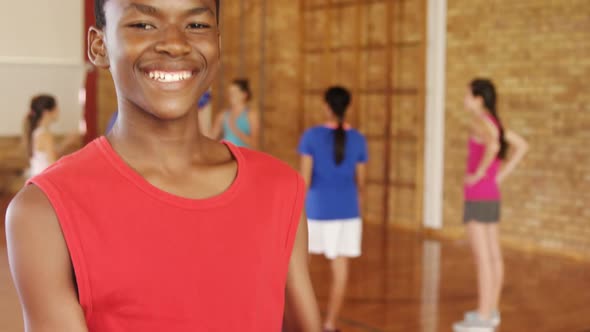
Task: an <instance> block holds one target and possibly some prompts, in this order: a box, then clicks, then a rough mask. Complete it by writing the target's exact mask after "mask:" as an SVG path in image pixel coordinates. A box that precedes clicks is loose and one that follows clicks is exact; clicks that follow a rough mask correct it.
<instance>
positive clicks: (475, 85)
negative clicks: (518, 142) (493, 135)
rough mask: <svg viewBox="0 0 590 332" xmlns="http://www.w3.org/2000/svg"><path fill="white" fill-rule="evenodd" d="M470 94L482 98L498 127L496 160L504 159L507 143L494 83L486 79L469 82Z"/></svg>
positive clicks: (506, 152)
mask: <svg viewBox="0 0 590 332" xmlns="http://www.w3.org/2000/svg"><path fill="white" fill-rule="evenodd" d="M470 86H471V94H472V95H474V96H479V97H482V99H483V103H484V106H485V107H486V109H487V110H488V112H489V113H490V115H491V116H492V117H493V118H494V120H496V123H497V125H498V130H499V132H500V135H499V136H500V137H498V141H499V142H498V143H499V144H500V150H499V151H498V158H500V159H502V160H503V159H506V156H507V154H508V148H509V145H508V141H506V135H505V131H504V127H503V126H502V121H501V120H500V116H499V114H498V111H497V109H496V105H497V100H498V98H497V94H496V88H495V86H494V83H492V81H490V80H488V79H474V80H473V81H471V84H470Z"/></svg>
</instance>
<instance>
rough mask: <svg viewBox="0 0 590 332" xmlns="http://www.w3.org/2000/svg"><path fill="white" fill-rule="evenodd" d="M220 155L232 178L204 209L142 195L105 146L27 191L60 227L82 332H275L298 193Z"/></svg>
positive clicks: (256, 157)
mask: <svg viewBox="0 0 590 332" xmlns="http://www.w3.org/2000/svg"><path fill="white" fill-rule="evenodd" d="M227 146H228V148H229V149H230V151H231V152H232V153H233V155H234V156H235V158H236V159H237V162H238V175H237V177H236V179H235V180H234V183H233V184H232V185H231V187H230V188H229V189H228V190H227V191H225V192H224V193H223V194H221V195H218V196H216V197H213V198H210V199H203V200H192V199H186V198H181V197H178V196H175V195H172V194H169V193H167V192H163V191H161V190H159V189H158V188H156V187H154V186H152V185H150V184H149V183H148V182H147V181H146V180H144V179H143V178H142V177H141V176H140V175H139V174H137V173H136V172H134V171H133V170H132V169H131V168H130V167H129V166H127V165H126V164H125V162H124V161H123V160H122V159H121V158H120V157H119V156H118V155H117V154H116V153H115V151H114V150H113V149H112V148H111V146H110V145H109V143H108V141H107V140H106V139H105V138H99V139H97V140H95V141H94V142H92V143H90V144H89V145H88V146H87V147H86V148H84V149H83V150H81V151H80V152H78V153H76V154H73V155H71V156H69V157H66V158H64V159H62V160H60V161H59V162H57V163H56V164H54V165H53V166H52V167H50V168H49V169H48V170H47V171H46V172H45V173H43V174H41V175H40V176H37V177H35V178H34V179H32V180H31V182H32V183H34V184H35V185H37V186H38V187H39V188H41V190H42V191H43V192H44V193H45V194H46V195H47V197H48V198H49V200H50V202H51V204H52V205H53V207H54V209H55V212H56V214H57V217H58V219H59V222H60V225H61V228H62V231H63V234H64V238H65V240H66V243H67V246H68V249H69V252H70V256H71V259H72V263H73V266H74V271H75V275H76V281H77V284H78V289H79V300H80V304H81V305H82V308H83V310H84V314H85V317H86V322H87V325H88V328H89V330H90V331H91V332H93V331H96V332H118V331H141V332H150V331H154V332H163V331H174V332H181V331H186V332H194V331H220V332H228V331H240V332H245V331H252V332H261V331H272V332H276V331H280V330H281V323H282V317H283V304H284V294H285V285H286V276H287V269H288V264H289V259H290V256H291V250H292V246H293V242H294V238H295V233H296V230H297V225H298V221H299V217H300V211H301V209H302V206H303V196H304V190H305V186H304V183H303V180H302V179H301V177H300V176H299V175H298V174H297V173H296V172H295V171H294V170H292V169H291V168H290V167H289V166H287V165H286V164H284V163H282V162H280V161H278V160H276V159H274V158H272V157H270V156H267V155H265V154H263V153H260V152H255V151H251V150H247V149H242V148H237V147H235V146H233V145H231V144H227Z"/></svg>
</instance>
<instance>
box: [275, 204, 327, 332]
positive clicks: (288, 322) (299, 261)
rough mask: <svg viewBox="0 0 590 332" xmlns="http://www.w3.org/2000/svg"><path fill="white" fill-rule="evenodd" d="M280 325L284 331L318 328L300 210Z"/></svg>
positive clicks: (303, 331)
mask: <svg viewBox="0 0 590 332" xmlns="http://www.w3.org/2000/svg"><path fill="white" fill-rule="evenodd" d="M284 325H285V326H284V329H283V331H284V332H292V331H297V332H319V331H321V322H320V312H319V309H318V304H317V302H316V298H315V294H314V292H313V287H312V284H311V278H310V276H309V266H308V252H307V218H306V216H305V214H304V213H302V215H301V219H300V220H299V227H298V228H297V235H296V237H295V244H294V246H293V251H292V253H291V260H290V261H289V274H288V276H287V289H286V294H285V324H284Z"/></svg>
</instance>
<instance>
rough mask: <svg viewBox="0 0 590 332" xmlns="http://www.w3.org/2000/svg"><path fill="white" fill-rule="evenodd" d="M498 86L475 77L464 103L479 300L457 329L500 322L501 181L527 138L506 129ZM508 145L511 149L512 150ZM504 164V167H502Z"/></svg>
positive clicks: (468, 214)
mask: <svg viewBox="0 0 590 332" xmlns="http://www.w3.org/2000/svg"><path fill="white" fill-rule="evenodd" d="M496 99H497V98H496V89H495V87H494V85H493V83H492V82H491V81H490V80H487V79H475V80H473V81H472V82H471V83H470V85H469V87H468V91H467V93H466V96H465V109H466V110H468V111H469V112H470V113H471V114H472V115H473V120H472V123H471V130H470V131H471V132H470V137H469V156H468V160H467V176H466V179H465V211H464V222H465V224H466V226H467V233H468V234H469V242H470V245H471V248H472V251H473V255H474V258H475V263H476V266H477V276H478V295H479V302H478V307H477V310H475V311H471V312H468V313H466V314H465V319H464V320H463V321H461V322H459V323H457V324H455V326H454V330H455V332H467V331H490V332H491V331H493V330H494V328H495V327H497V326H498V325H499V324H500V315H499V311H498V305H499V301H500V293H501V289H502V282H503V275H504V265H503V260H502V253H501V250H500V243H499V240H498V221H499V220H500V190H499V188H498V186H499V184H501V183H502V182H503V180H504V179H505V178H506V177H507V176H508V175H509V174H510V173H511V172H512V170H513V169H514V167H515V166H516V165H517V164H518V163H519V162H520V160H521V159H522V157H523V156H524V154H525V153H526V151H527V149H528V146H527V143H526V142H525V140H524V139H523V138H522V137H520V136H519V135H517V134H516V133H514V132H513V131H510V130H505V129H504V127H503V126H502V122H501V121H500V118H499V116H498V112H497V109H496ZM509 147H510V152H511V153H508V152H509ZM501 166H502V167H501Z"/></svg>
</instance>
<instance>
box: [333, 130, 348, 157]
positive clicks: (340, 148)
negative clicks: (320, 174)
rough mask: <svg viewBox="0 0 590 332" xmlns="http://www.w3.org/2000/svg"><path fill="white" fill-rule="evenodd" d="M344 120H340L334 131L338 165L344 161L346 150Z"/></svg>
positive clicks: (335, 155) (335, 154)
mask: <svg viewBox="0 0 590 332" xmlns="http://www.w3.org/2000/svg"><path fill="white" fill-rule="evenodd" d="M342 120H343V119H338V127H337V128H336V129H334V161H335V162H336V164H337V165H340V164H342V162H343V161H344V157H345V155H344V154H345V150H346V131H345V130H344V124H343V121H342Z"/></svg>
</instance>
